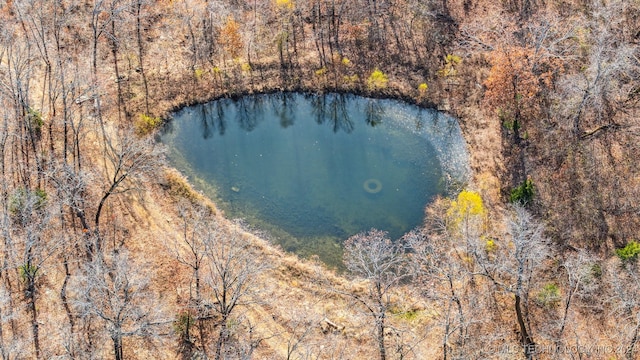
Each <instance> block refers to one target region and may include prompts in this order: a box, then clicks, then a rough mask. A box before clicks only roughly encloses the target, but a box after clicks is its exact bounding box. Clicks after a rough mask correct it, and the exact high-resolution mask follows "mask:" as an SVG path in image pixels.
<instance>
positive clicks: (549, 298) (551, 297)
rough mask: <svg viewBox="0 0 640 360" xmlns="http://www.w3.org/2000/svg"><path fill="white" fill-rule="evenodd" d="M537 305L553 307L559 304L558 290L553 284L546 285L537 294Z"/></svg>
mask: <svg viewBox="0 0 640 360" xmlns="http://www.w3.org/2000/svg"><path fill="white" fill-rule="evenodd" d="M537 298H538V303H540V305H542V306H545V307H551V306H555V305H556V304H558V303H559V302H560V289H559V288H558V285H556V284H554V283H549V284H546V285H545V286H544V287H542V290H540V292H539V293H538V297H537Z"/></svg>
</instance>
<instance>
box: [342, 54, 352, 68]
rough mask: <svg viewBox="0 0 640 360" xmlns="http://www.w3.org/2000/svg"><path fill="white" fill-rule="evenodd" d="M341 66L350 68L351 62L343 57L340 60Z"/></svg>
mask: <svg viewBox="0 0 640 360" xmlns="http://www.w3.org/2000/svg"><path fill="white" fill-rule="evenodd" d="M342 65H344V66H351V60H349V58H348V57H346V56H345V57H343V58H342Z"/></svg>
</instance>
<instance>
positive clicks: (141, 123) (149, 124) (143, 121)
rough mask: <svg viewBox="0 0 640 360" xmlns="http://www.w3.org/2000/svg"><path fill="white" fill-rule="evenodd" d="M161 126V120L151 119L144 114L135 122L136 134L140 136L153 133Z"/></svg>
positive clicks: (157, 118)
mask: <svg viewBox="0 0 640 360" xmlns="http://www.w3.org/2000/svg"><path fill="white" fill-rule="evenodd" d="M161 124H162V120H161V119H160V118H159V117H152V116H149V115H146V114H140V117H139V118H138V120H137V121H136V122H135V125H134V126H135V129H136V133H137V134H138V135H140V136H144V135H147V134H149V133H151V132H153V131H154V130H155V129H156V128H158V127H159V126H160V125H161Z"/></svg>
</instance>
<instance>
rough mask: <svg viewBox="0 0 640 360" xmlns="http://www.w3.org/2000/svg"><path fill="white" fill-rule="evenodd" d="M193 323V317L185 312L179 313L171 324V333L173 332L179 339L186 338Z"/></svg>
mask: <svg viewBox="0 0 640 360" xmlns="http://www.w3.org/2000/svg"><path fill="white" fill-rule="evenodd" d="M195 321H196V320H195V319H194V318H193V315H191V314H189V313H188V312H186V311H185V312H181V313H179V314H178V316H177V318H176V320H175V321H174V322H173V331H175V332H176V334H178V335H179V336H180V337H181V338H186V337H187V335H188V334H189V331H190V329H191V327H192V326H193V324H194V323H195Z"/></svg>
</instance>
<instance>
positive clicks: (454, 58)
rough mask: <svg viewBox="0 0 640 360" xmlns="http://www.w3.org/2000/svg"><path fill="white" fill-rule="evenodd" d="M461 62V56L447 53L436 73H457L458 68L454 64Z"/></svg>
mask: <svg viewBox="0 0 640 360" xmlns="http://www.w3.org/2000/svg"><path fill="white" fill-rule="evenodd" d="M461 62H462V58H461V57H460V56H458V55H451V54H449V55H447V56H446V57H445V58H444V67H442V69H440V70H438V75H440V76H445V77H446V76H455V75H458V70H456V66H457V65H458V64H460V63H461Z"/></svg>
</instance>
